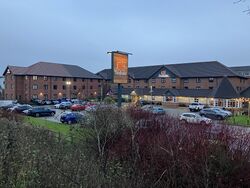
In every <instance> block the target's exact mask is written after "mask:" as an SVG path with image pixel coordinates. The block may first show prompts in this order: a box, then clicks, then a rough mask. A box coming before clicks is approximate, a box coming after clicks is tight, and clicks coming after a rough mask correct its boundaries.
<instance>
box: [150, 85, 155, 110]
mask: <svg viewBox="0 0 250 188" xmlns="http://www.w3.org/2000/svg"><path fill="white" fill-rule="evenodd" d="M149 92H150V94H151V105H153V92H154V91H153V86H150V91H149Z"/></svg>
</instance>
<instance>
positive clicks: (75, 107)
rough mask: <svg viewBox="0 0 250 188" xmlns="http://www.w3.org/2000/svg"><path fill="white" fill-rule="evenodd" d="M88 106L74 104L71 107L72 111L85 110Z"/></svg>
mask: <svg viewBox="0 0 250 188" xmlns="http://www.w3.org/2000/svg"><path fill="white" fill-rule="evenodd" d="M85 108H86V106H85V105H83V104H73V105H72V106H71V107H70V109H71V110H72V111H81V110H85Z"/></svg>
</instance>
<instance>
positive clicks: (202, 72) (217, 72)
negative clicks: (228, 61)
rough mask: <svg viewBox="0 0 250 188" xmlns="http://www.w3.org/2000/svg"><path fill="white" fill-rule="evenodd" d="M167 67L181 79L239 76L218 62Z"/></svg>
mask: <svg viewBox="0 0 250 188" xmlns="http://www.w3.org/2000/svg"><path fill="white" fill-rule="evenodd" d="M166 67H167V68H168V69H169V70H170V71H171V72H173V73H174V74H176V75H177V76H179V77H181V78H195V77H223V76H228V77H231V76H239V75H238V74H236V73H234V72H233V71H232V70H231V69H229V68H228V67H226V66H225V65H223V64H221V63H220V62H218V61H208V62H194V63H182V64H170V65H166Z"/></svg>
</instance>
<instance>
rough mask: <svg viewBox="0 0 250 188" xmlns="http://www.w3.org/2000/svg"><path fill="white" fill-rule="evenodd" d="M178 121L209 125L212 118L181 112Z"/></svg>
mask: <svg viewBox="0 0 250 188" xmlns="http://www.w3.org/2000/svg"><path fill="white" fill-rule="evenodd" d="M180 121H181V122H182V123H195V124H201V125H210V124H211V123H212V120H211V119H209V118H206V117H202V116H200V115H199V114H195V113H183V114H181V115H180Z"/></svg>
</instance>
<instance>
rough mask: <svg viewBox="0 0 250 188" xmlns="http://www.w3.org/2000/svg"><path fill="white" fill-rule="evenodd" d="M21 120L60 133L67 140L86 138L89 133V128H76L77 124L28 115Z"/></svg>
mask: <svg viewBox="0 0 250 188" xmlns="http://www.w3.org/2000/svg"><path fill="white" fill-rule="evenodd" d="M23 121H24V122H25V123H28V124H30V125H32V126H36V127H42V128H45V129H48V130H50V131H52V132H54V133H57V134H60V135H62V136H64V137H65V138H66V139H67V140H71V139H74V141H76V142H77V141H80V140H83V139H87V138H88V137H89V136H90V135H91V130H90V129H88V128H80V129H76V127H77V125H66V124H63V123H57V122H53V121H49V120H46V119H41V118H35V117H30V116H25V117H24V120H23ZM79 130H80V131H79ZM71 141H72V140H71Z"/></svg>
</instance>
